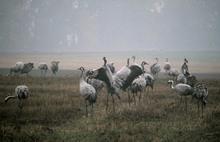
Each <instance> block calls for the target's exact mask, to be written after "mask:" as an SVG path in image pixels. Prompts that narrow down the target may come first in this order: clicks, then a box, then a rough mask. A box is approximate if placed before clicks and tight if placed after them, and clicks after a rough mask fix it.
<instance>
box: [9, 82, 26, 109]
mask: <svg viewBox="0 0 220 142" xmlns="http://www.w3.org/2000/svg"><path fill="white" fill-rule="evenodd" d="M28 94H29V89H28V87H27V86H26V85H19V86H17V87H16V89H15V95H12V96H8V97H6V98H5V104H6V103H7V102H8V101H9V100H10V99H15V98H18V100H19V108H20V110H22V108H23V105H24V101H25V100H26V99H27V98H28Z"/></svg>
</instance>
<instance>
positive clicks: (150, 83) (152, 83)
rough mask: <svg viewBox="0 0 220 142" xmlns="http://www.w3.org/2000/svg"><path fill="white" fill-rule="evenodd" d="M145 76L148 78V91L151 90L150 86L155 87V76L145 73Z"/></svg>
mask: <svg viewBox="0 0 220 142" xmlns="http://www.w3.org/2000/svg"><path fill="white" fill-rule="evenodd" d="M144 78H145V80H146V88H148V91H149V87H150V88H151V89H152V90H153V89H154V77H153V76H152V75H151V74H148V73H144Z"/></svg>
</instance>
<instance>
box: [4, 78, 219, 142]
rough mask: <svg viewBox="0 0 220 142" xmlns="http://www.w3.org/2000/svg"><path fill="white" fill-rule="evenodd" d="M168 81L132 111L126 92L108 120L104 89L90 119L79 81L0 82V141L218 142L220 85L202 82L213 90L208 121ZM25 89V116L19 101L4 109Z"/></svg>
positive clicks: (162, 81)
mask: <svg viewBox="0 0 220 142" xmlns="http://www.w3.org/2000/svg"><path fill="white" fill-rule="evenodd" d="M167 80H168V78H166V77H159V78H157V79H156V81H155V87H154V90H149V92H144V93H143V94H142V99H141V102H140V103H139V102H138V101H137V103H136V105H135V104H134V103H131V106H130V107H129V105H128V95H127V93H126V92H121V94H120V96H121V99H120V100H119V99H118V98H116V97H115V104H116V112H115V113H113V111H112V103H111V101H110V103H109V111H108V114H107V113H106V111H105V102H106V91H105V90H104V89H103V90H101V92H99V94H98V98H97V102H96V104H95V105H94V112H93V113H91V112H90V115H89V116H88V117H85V102H84V99H83V98H82V97H81V96H80V94H79V78H78V77H76V76H75V77H74V76H59V77H56V76H53V77H51V76H47V77H39V76H30V77H26V76H23V77H5V76H0V84H1V86H0V100H1V101H0V125H1V127H0V141H4V142H7V141H209V142H210V141H219V138H220V106H219V102H220V87H219V86H220V80H218V79H213V78H211V79H210V78H202V77H200V78H198V82H201V83H206V84H207V86H208V88H209V97H208V102H207V106H206V108H205V111H204V114H203V117H202V115H201V113H200V115H198V112H197V101H196V100H194V101H193V102H191V97H188V109H187V111H186V110H185V105H184V103H183V102H181V103H179V101H180V96H179V95H177V94H176V93H175V92H174V91H173V90H171V89H170V87H169V86H167ZM20 84H26V85H27V86H28V87H29V89H30V95H29V98H28V99H27V101H26V103H25V105H24V107H23V110H22V111H21V112H19V108H18V100H17V99H14V100H9V102H8V103H7V104H5V103H4V98H5V97H6V96H8V95H13V94H14V89H15V87H16V86H17V85H20ZM90 109H91V107H89V111H90Z"/></svg>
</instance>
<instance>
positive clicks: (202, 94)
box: [79, 56, 208, 116]
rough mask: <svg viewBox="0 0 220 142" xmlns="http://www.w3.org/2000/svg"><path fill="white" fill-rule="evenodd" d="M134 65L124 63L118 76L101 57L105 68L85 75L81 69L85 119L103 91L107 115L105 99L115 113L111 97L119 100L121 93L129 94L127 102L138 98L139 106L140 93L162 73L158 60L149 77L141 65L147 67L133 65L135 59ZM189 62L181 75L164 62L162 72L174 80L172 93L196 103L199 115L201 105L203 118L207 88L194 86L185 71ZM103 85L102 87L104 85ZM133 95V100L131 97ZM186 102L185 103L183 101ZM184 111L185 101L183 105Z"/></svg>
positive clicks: (189, 75)
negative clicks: (105, 92) (103, 89)
mask: <svg viewBox="0 0 220 142" xmlns="http://www.w3.org/2000/svg"><path fill="white" fill-rule="evenodd" d="M132 59H133V63H132V64H130V59H129V58H128V60H127V65H126V66H124V67H122V68H121V69H120V70H118V71H117V72H116V71H115V68H114V66H113V63H111V64H109V63H107V60H106V57H103V60H104V65H103V66H101V67H100V68H98V69H90V70H88V71H85V69H84V67H80V68H79V70H81V76H80V94H81V96H82V97H83V98H84V99H85V104H86V116H88V111H87V107H88V104H90V105H92V108H93V103H95V102H96V99H97V92H98V91H99V90H100V89H101V88H103V87H105V88H106V90H107V100H106V112H107V110H108V97H111V98H112V104H113V111H114V112H115V105H114V103H115V100H114V96H117V97H118V98H119V99H120V91H121V90H122V91H126V92H128V102H129V106H130V103H131V102H132V101H133V100H134V103H135V102H136V101H135V100H136V99H135V97H136V96H138V93H140V95H139V102H140V99H141V93H142V92H143V91H144V90H145V89H146V87H151V88H152V89H153V86H154V77H156V76H158V73H159V72H160V71H161V65H160V64H159V63H158V58H155V59H156V63H155V64H153V65H151V67H150V72H151V74H148V73H146V72H145V70H144V65H147V64H148V63H146V62H145V61H143V62H142V63H141V65H139V64H137V63H136V62H135V57H134V56H133V57H132ZM187 63H188V61H187V59H184V63H183V65H182V67H181V71H178V70H176V69H171V65H170V63H169V62H168V59H167V60H166V63H165V64H164V70H165V71H166V73H167V74H168V75H169V76H173V77H175V80H168V84H170V87H171V89H173V90H175V91H176V92H177V93H178V94H180V96H181V100H182V96H185V97H186V96H189V95H191V96H192V98H196V99H198V113H199V106H200V102H202V114H203V109H204V107H205V105H206V102H207V97H208V88H207V86H206V84H196V83H197V80H196V77H195V76H194V75H191V74H190V73H189V71H188V65H187ZM103 84H104V85H103ZM130 93H131V94H132V96H131V95H130ZM186 100H187V99H186ZM186 109H187V101H186Z"/></svg>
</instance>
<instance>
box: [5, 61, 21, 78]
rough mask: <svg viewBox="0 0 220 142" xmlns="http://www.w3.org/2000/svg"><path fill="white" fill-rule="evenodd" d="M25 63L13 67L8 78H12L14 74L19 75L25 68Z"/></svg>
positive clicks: (18, 63)
mask: <svg viewBox="0 0 220 142" xmlns="http://www.w3.org/2000/svg"><path fill="white" fill-rule="evenodd" d="M23 66H24V63H23V62H20V61H19V62H17V63H16V64H15V65H14V66H13V67H11V68H10V73H9V74H8V75H7V76H10V75H11V74H12V73H14V74H18V73H19V72H20V71H21V69H22V68H23Z"/></svg>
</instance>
